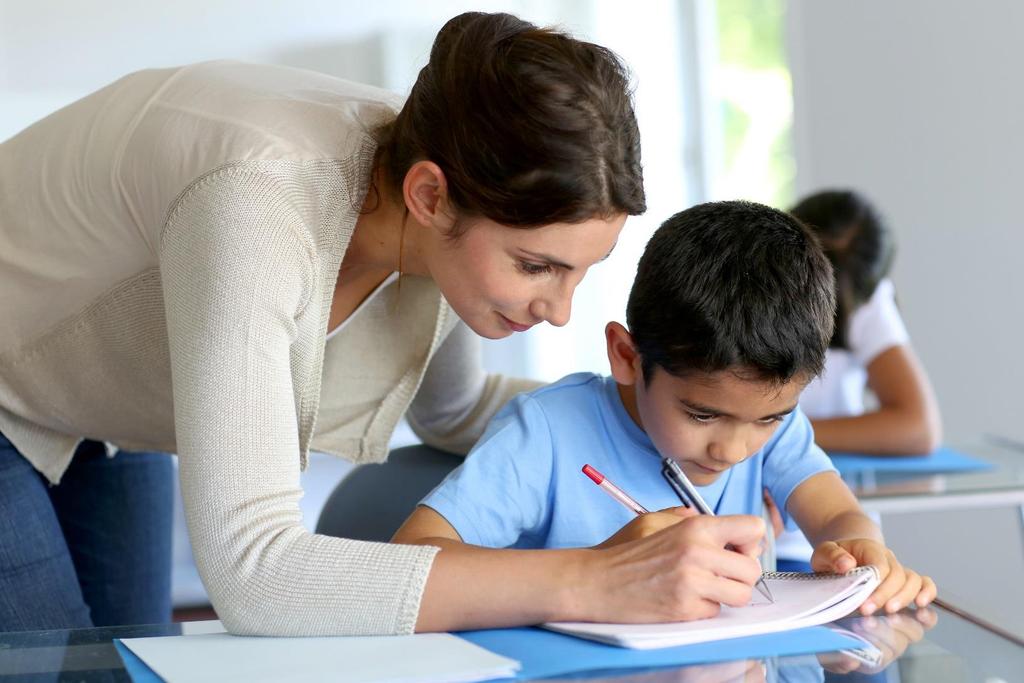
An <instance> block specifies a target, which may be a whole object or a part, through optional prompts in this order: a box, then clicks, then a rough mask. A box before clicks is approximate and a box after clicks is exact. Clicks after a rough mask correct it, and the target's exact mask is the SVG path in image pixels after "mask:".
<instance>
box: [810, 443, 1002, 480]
mask: <svg viewBox="0 0 1024 683" xmlns="http://www.w3.org/2000/svg"><path fill="white" fill-rule="evenodd" d="M829 456H830V457H831V458H832V464H834V465H835V466H836V469H837V470H839V474H841V475H842V474H855V473H859V472H866V471H869V470H872V471H875V472H906V473H911V474H938V473H940V472H980V471H983V470H990V469H992V467H993V465H992V464H991V463H988V462H985V461H984V460H982V459H980V458H976V457H974V456H973V455H967V454H965V453H959V452H957V451H954V450H953V449H952V448H946V447H945V446H942V447H940V448H939V449H938V450H936V451H935V452H933V453H931V454H929V455H907V456H888V455H883V456H878V455H859V454H857V453H829Z"/></svg>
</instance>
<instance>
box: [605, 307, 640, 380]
mask: <svg viewBox="0 0 1024 683" xmlns="http://www.w3.org/2000/svg"><path fill="white" fill-rule="evenodd" d="M604 338H605V342H607V344H608V363H609V364H610V365H611V367H612V377H614V378H615V381H616V382H618V383H619V384H623V385H626V386H629V385H632V384H635V383H636V381H637V379H638V378H639V377H640V374H641V372H642V368H641V363H640V354H638V353H637V352H636V346H634V345H633V335H631V334H630V333H629V330H627V329H626V328H625V327H623V326H622V325H621V324H620V323H616V322H611V323H608V324H607V325H605V328H604Z"/></svg>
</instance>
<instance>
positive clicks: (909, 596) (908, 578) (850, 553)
mask: <svg viewBox="0 0 1024 683" xmlns="http://www.w3.org/2000/svg"><path fill="white" fill-rule="evenodd" d="M869 564H870V565H874V566H875V568H876V569H877V570H878V575H879V576H880V577H881V579H882V583H880V584H879V585H878V588H876V589H875V592H874V593H872V594H871V596H870V597H869V598H868V599H867V600H866V601H865V602H864V604H863V605H861V607H860V612H861V614H865V615H868V614H872V613H873V612H875V611H876V610H878V608H879V607H882V606H884V608H885V611H886V612H888V613H890V614H891V613H893V612H898V611H899V610H901V609H903V608H904V607H906V606H908V605H910V604H911V603H914V604H916V605H917V606H918V607H924V606H925V605H927V604H928V603H930V602H931V601H932V600H934V599H935V594H936V592H937V591H936V588H935V582H934V581H932V580H931V579H930V578H929V577H927V576H921V575H920V574H918V573H917V572H915V571H914V570H912V569H910V568H909V567H904V566H903V565H902V564H900V562H899V560H897V559H896V555H894V554H893V552H892V551H891V550H889V549H888V548H886V547H885V546H884V545H883V544H881V543H879V542H878V541H873V540H871V539H868V538H853V539H847V540H843V541H826V542H824V543H822V544H821V545H819V546H818V547H817V548H815V549H814V555H812V556H811V569H812V570H814V571H816V572H836V573H837V574H843V573H845V572H848V571H850V570H851V569H853V568H854V567H863V566H865V565H869Z"/></svg>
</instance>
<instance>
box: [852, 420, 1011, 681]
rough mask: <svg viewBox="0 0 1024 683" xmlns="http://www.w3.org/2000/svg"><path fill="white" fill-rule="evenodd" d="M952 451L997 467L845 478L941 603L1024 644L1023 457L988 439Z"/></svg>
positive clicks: (895, 548)
mask: <svg viewBox="0 0 1024 683" xmlns="http://www.w3.org/2000/svg"><path fill="white" fill-rule="evenodd" d="M955 447H956V449H957V450H960V451H962V452H964V453H967V454H970V455H973V456H976V457H979V458H981V459H983V460H985V461H987V462H989V463H991V464H992V465H993V466H994V467H993V468H992V469H990V470H986V471H982V472H966V473H950V474H927V475H912V474H907V473H900V472H872V471H870V470H868V471H863V472H857V473H852V474H848V475H846V476H844V478H845V479H846V481H847V483H848V484H849V485H850V487H851V488H852V489H853V490H854V493H856V494H857V497H858V498H859V499H860V501H861V504H862V505H863V506H864V508H865V509H866V510H868V511H869V512H873V513H876V514H877V515H879V517H880V519H881V524H882V531H883V532H884V533H885V538H886V542H887V543H888V545H889V546H890V547H891V548H892V549H893V550H894V551H895V552H896V554H897V555H898V556H899V558H900V560H901V561H902V562H904V563H905V564H907V565H909V566H911V567H913V568H914V569H916V570H918V571H920V572H921V573H924V574H928V575H930V576H931V577H932V578H934V579H935V582H936V583H937V584H938V587H939V595H940V597H941V598H943V599H944V600H945V601H946V602H948V603H949V604H951V605H953V606H955V607H957V608H958V609H961V610H964V611H965V612H968V613H970V614H972V615H975V616H976V617H977V618H979V619H983V620H985V621H987V622H989V623H992V624H996V625H999V626H1000V627H1001V628H1005V629H1006V630H1008V631H1009V632H1010V633H1012V634H1013V635H1015V636H1016V637H1017V638H1019V639H1024V452H1020V451H1017V450H1015V449H1014V448H1012V447H1011V446H1010V445H1008V444H1007V443H1005V442H999V441H998V440H994V439H992V438H988V437H982V438H978V439H976V440H974V441H973V442H966V443H958V444H955ZM1020 675H1021V680H1024V670H1022V673H1021V674H1020Z"/></svg>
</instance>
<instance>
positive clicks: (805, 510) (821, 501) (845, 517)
mask: <svg viewBox="0 0 1024 683" xmlns="http://www.w3.org/2000/svg"><path fill="white" fill-rule="evenodd" d="M786 509H787V510H788V511H789V514H791V515H792V516H793V518H794V519H795V520H796V522H797V524H799V525H800V530H801V531H803V532H804V535H805V536H807V540H809V541H810V542H811V545H812V546H814V547H815V548H817V547H818V546H819V545H821V544H822V543H825V542H826V541H841V540H846V539H852V538H869V539H871V540H874V541H877V542H878V543H881V544H884V543H885V539H884V538H882V531H881V529H879V528H878V525H877V524H875V523H874V522H873V521H871V518H870V517H868V516H867V515H865V514H864V511H863V510H861V508H860V503H858V502H857V499H856V498H855V497H854V495H853V493H852V492H851V491H850V489H849V488H848V487H847V486H846V484H844V483H843V480H842V479H840V478H839V475H837V474H836V473H835V472H819V473H818V474H815V475H814V476H812V477H809V478H808V479H806V480H805V481H803V482H802V483H801V484H800V485H799V486H797V487H796V488H795V489H794V490H793V493H792V494H790V496H789V501H788V502H787V503H786ZM854 566H856V565H851V566H849V567H847V568H846V569H844V570H842V571H848V570H849V569H853V567H854Z"/></svg>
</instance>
